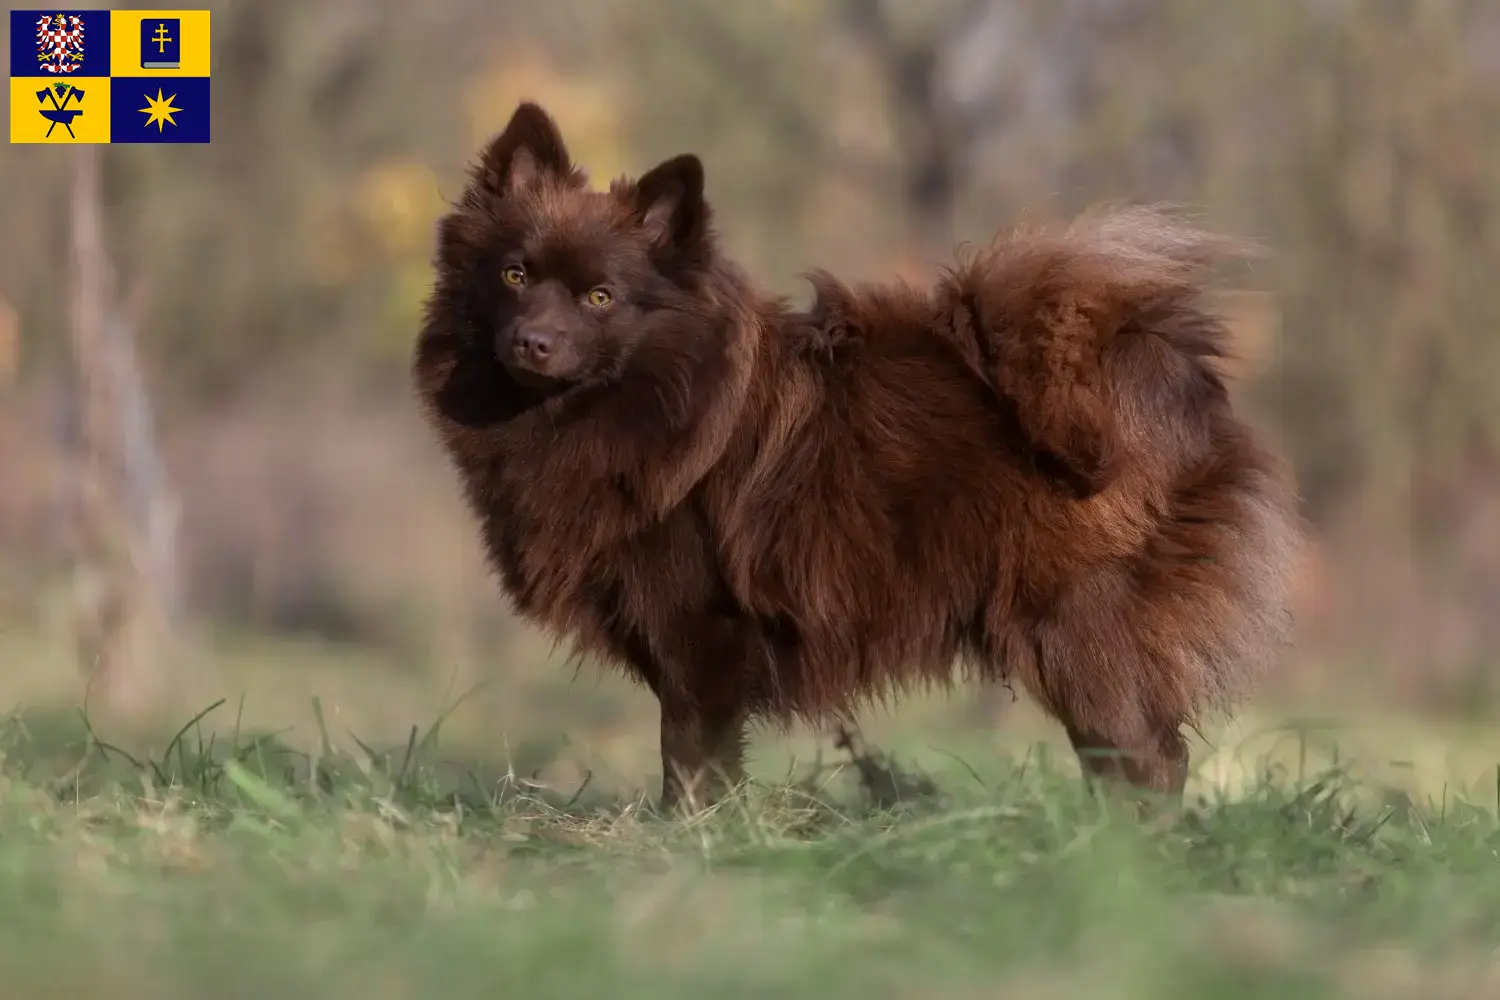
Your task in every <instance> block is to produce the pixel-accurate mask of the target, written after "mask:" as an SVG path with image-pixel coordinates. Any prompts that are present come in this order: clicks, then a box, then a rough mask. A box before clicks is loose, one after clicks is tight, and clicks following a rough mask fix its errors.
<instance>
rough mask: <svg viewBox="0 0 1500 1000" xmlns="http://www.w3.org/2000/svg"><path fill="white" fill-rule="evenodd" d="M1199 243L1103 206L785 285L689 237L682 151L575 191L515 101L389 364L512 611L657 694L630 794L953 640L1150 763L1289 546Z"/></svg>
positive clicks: (550, 137) (1174, 744) (988, 673)
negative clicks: (843, 277) (907, 261)
mask: <svg viewBox="0 0 1500 1000" xmlns="http://www.w3.org/2000/svg"><path fill="white" fill-rule="evenodd" d="M1229 249H1230V248H1229V247H1227V246H1226V245H1224V244H1223V243H1222V242H1221V241H1218V240H1215V239H1212V238H1210V237H1208V236H1205V235H1203V234H1201V233H1198V232H1196V231H1193V230H1191V229H1188V228H1186V227H1184V226H1182V225H1180V224H1178V223H1176V222H1174V221H1172V220H1170V219H1168V218H1166V217H1164V216H1161V215H1159V214H1156V213H1153V212H1150V211H1145V210H1129V211H1124V212H1118V213H1114V214H1105V215H1101V216H1098V217H1094V218H1089V219H1085V220H1084V221H1082V222H1080V223H1078V224H1076V225H1075V226H1073V227H1072V228H1069V229H1067V230H1066V231H1063V232H1060V233H1046V232H1042V233H1035V234H1030V235H1020V236H1016V237H1013V238H1010V239H1008V240H1005V241H1001V242H999V243H997V244H996V245H995V246H994V247H993V248H991V249H990V250H989V251H988V252H986V253H983V254H981V255H979V256H977V257H976V258H975V259H974V260H972V261H971V262H969V263H967V264H965V265H962V266H960V267H959V268H957V269H956V270H955V271H954V272H952V273H951V274H949V275H948V276H947V277H946V278H945V279H944V280H942V281H941V282H939V283H938V284H937V285H936V287H935V288H934V289H932V290H929V291H926V292H922V291H915V290H911V289H908V288H901V287H869V288H864V287H861V288H853V289H851V288H848V287H846V286H844V285H842V284H840V283H838V282H837V281H835V280H834V279H832V278H830V277H828V276H827V275H823V274H819V275H815V276H814V283H815V285H816V288H817V291H818V295H817V301H816V302H815V304H814V307H813V309H812V310H811V311H809V312H806V313H798V312H795V311H792V310H791V309H790V308H789V307H787V306H786V305H785V304H784V303H782V302H780V301H777V300H774V299H771V298H769V297H767V296H764V295H762V294H760V293H759V292H757V291H756V290H755V288H754V287H753V286H752V285H751V284H750V283H749V282H748V281H747V279H746V278H745V277H744V276H743V275H742V274H741V273H740V271H739V270H738V269H737V268H735V267H734V266H733V265H732V264H730V263H728V262H727V261H725V260H724V259H723V258H721V257H720V256H719V253H718V251H717V248H716V246H715V241H714V237H713V235H712V233H711V230H710V225H709V208H708V205H707V204H706V203H705V201H704V198H703V170H702V167H701V165H700V164H699V161H698V160H697V159H696V158H695V157H692V156H679V157H676V158H674V159H671V160H668V161H666V162H665V163H662V164H661V165H659V166H657V167H656V168H654V169H652V170H651V171H649V172H647V173H646V174H644V175H643V176H642V177H640V178H639V180H637V181H634V182H630V181H623V180H622V181H616V182H615V183H614V184H612V185H611V186H610V188H609V190H608V191H605V192H598V191H592V190H590V189H589V188H588V186H587V184H586V183H585V180H584V178H583V176H582V174H581V172H579V171H578V170H577V169H576V168H575V167H574V166H573V164H572V163H571V162H570V160H569V158H568V154H567V151H566V149H565V147H564V144H563V140H562V138H561V136H560V135H559V133H558V131H557V128H556V126H555V125H554V124H553V122H552V121H551V120H550V119H549V118H548V116H547V115H546V114H545V113H544V112H543V111H542V110H541V109H540V108H539V107H537V106H535V105H533V104H523V105H521V107H520V108H519V109H518V110H517V111H516V113H515V116H514V117H513V118H512V120H511V122H510V124H509V125H508V126H507V127H506V129H505V131H504V132H503V133H502V134H501V135H500V136H499V137H497V138H496V139H495V140H494V141H493V143H492V144H491V145H490V146H489V148H488V149H487V150H485V152H484V154H483V157H482V160H481V162H480V163H479V164H478V166H477V167H476V168H475V170H474V172H473V178H472V182H471V184H470V186H469V188H468V190H467V191H466V192H465V193H464V195H463V197H462V199H461V201H460V202H459V203H458V204H457V205H456V206H455V208H454V210H453V211H452V212H451V213H450V214H449V215H447V216H446V217H445V218H444V219H443V220H442V223H441V225H440V228H439V236H438V249H437V254H436V270H437V280H436V286H435V288H434V291H433V294H432V296H431V299H430V300H429V302H428V306H427V314H426V321H425V324H424V326H423V329H422V332H421V336H420V340H419V342H418V345H417V351H416V358H415V363H414V372H415V378H416V382H417V385H418V388H419V392H420V395H421V397H422V399H423V401H424V404H425V407H426V411H427V413H428V415H429V417H430V419H431V421H432V422H433V424H434V426H435V427H436V428H437V430H438V432H439V434H440V435H441V438H442V441H443V444H444V446H445V447H446V448H447V450H448V452H449V453H450V454H451V456H452V458H453V460H454V462H455V463H456V465H457V467H458V470H459V474H460V476H461V479H462V481H463V485H464V488H465V490H466V493H467V497H468V500H469V503H470V504H471V506H472V507H473V509H474V511H475V512H476V514H477V515H478V516H479V519H480V522H481V525H482V528H483V533H484V539H485V543H486V545H487V548H488V551H489V554H490V557H491V559H492V560H493V563H494V565H495V566H496V568H497V569H498V571H499V573H500V577H501V580H502V583H503V585H504V589H505V591H506V592H507V594H508V595H509V596H510V597H511V599H512V600H513V601H514V603H515V606H516V608H517V609H518V611H519V612H520V613H521V614H522V615H524V616H526V617H527V618H529V619H531V620H532V621H534V622H536V623H538V624H540V625H541V626H543V627H545V628H547V629H548V630H550V631H551V632H552V633H553V634H555V635H558V636H561V637H567V638H569V639H571V640H572V641H573V643H574V644H575V646H576V648H577V649H578V651H579V652H580V653H584V654H595V655H599V656H601V657H603V658H605V659H607V660H609V661H612V662H614V663H617V664H619V665H620V666H622V667H623V668H625V669H626V670H628V671H629V672H630V673H632V674H633V675H634V676H635V677H637V678H639V679H640V680H641V681H643V682H645V683H646V684H647V685H648V686H649V687H650V688H651V690H652V691H653V692H655V694H656V696H657V698H658V699H659V700H660V703H661V750H662V764H663V772H664V779H663V789H662V798H663V802H664V803H666V804H671V803H674V802H676V801H678V800H680V799H681V798H683V797H684V796H685V795H688V794H690V793H691V794H692V795H693V796H694V797H697V798H700V799H701V798H702V797H704V796H706V795H709V794H712V793H714V792H716V791H717V790H718V789H719V788H721V787H722V781H723V780H728V781H731V782H732V781H736V780H738V779H740V778H741V777H742V774H743V771H742V757H743V749H744V733H745V727H746V725H747V724H748V723H749V722H751V721H753V720H767V721H773V722H789V721H791V720H793V719H797V718H801V719H804V720H809V721H818V722H825V723H826V722H832V721H835V720H838V719H843V718H847V717H848V716H849V715H851V714H852V713H853V712H854V710H855V709H856V708H857V707H858V705H859V704H860V703H861V702H862V701H864V700H867V699H870V698H872V697H879V696H881V695H885V694H890V693H893V692H895V691H898V690H900V689H903V688H908V687H911V686H915V685H922V684H947V683H949V682H950V681H951V680H952V678H953V674H954V670H953V668H954V664H955V662H956V661H957V662H962V663H964V664H966V665H967V667H968V668H969V672H971V673H973V674H977V675H978V676H979V677H981V678H984V679H988V680H1000V679H1007V678H1018V679H1019V680H1020V681H1021V682H1022V684H1023V685H1024V686H1025V687H1026V688H1027V689H1029V690H1030V691H1031V692H1032V694H1033V695H1034V696H1035V697H1036V698H1038V699H1039V700H1040V702H1041V703H1042V705H1043V706H1045V708H1046V709H1047V711H1049V712H1050V713H1051V714H1053V715H1054V716H1056V717H1057V718H1058V719H1059V720H1060V721H1061V722H1062V723H1063V724H1064V725H1065V726H1066V727H1067V731H1068V734H1069V736H1070V737H1071V739H1072V741H1073V744H1074V746H1075V747H1076V748H1077V749H1078V750H1079V752H1080V754H1083V755H1084V757H1085V766H1086V767H1087V768H1088V769H1089V770H1090V771H1091V772H1093V773H1098V774H1117V775H1120V776H1122V777H1124V778H1125V779H1126V780H1128V781H1129V782H1130V783H1132V784H1134V785H1136V786H1139V787H1142V788H1147V789H1153V790H1157V791H1161V792H1167V793H1180V792H1181V789H1182V786H1183V782H1184V780H1185V778H1186V768H1187V750H1186V746H1185V743H1184V738H1183V736H1182V735H1181V732H1180V730H1181V727H1182V726H1183V725H1185V724H1189V723H1191V722H1193V721H1194V720H1195V719H1196V718H1197V717H1199V716H1200V714H1201V713H1202V712H1203V711H1205V710H1207V709H1210V708H1215V707H1221V706H1225V705H1227V704H1229V701H1230V699H1231V697H1232V696H1234V695H1236V694H1238V693H1240V692H1241V691H1242V690H1243V689H1244V686H1245V682H1246V681H1248V680H1249V679H1251V678H1252V676H1253V675H1254V673H1255V671H1256V669H1257V668H1258V667H1260V666H1262V665H1263V664H1264V663H1265V662H1266V661H1267V660H1268V658H1270V657H1271V656H1272V655H1273V654H1274V653H1275V652H1276V650H1277V649H1278V648H1279V647H1280V645H1281V644H1282V642H1283V641H1284V639H1285V635H1286V632H1287V629H1288V625H1289V616H1288V614H1287V611H1286V597H1287V587H1288V577H1289V574H1290V568H1291V563H1292V559H1293V554H1294V547H1295V544H1296V540H1297V529H1296V524H1297V521H1296V517H1295V514H1294V512H1293V508H1294V498H1293V495H1292V493H1291V491H1290V488H1289V486H1288V485H1287V483H1286V481H1285V479H1284V477H1283V475H1282V473H1281V471H1280V467H1279V465H1278V463H1276V462H1275V461H1274V460H1273V459H1272V458H1271V457H1270V456H1269V455H1268V454H1267V453H1266V452H1265V451H1263V450H1262V449H1261V448H1259V447H1258V446H1257V445H1256V443H1255V442H1254V440H1253V439H1252V437H1251V435H1250V433H1249V432H1248V430H1247V429H1246V428H1245V427H1244V426H1243V425H1242V424H1241V423H1240V422H1239V421H1237V420H1236V418H1235V417H1234V415H1233V414H1232V412H1231V409H1230V406H1229V403H1228V400H1227V398H1226V395H1225V390H1224V386H1223V384H1222V381H1221V379H1220V377H1219V376H1218V375H1217V374H1216V372H1215V370H1214V368H1213V367H1212V361H1213V359H1214V358H1215V357H1216V356H1217V355H1219V354H1220V343H1221V340H1222V338H1223V330H1222V328H1221V326H1220V324H1219V322H1218V321H1217V320H1216V319H1215V318H1214V317H1212V316H1211V315H1208V314H1207V313H1205V312H1203V311H1201V309H1200V308H1199V307H1198V305H1197V304H1196V301H1197V298H1198V294H1199V292H1200V291H1201V290H1202V289H1201V281H1202V274H1201V271H1202V267H1203V265H1206V264H1208V263H1210V262H1211V261H1212V260H1213V259H1214V258H1215V257H1217V256H1221V255H1222V254H1223V253H1225V252H1227V251H1228V250H1229ZM1096 751H1098V752H1103V753H1104V754H1105V756H1096V755H1095V754H1094V752H1096Z"/></svg>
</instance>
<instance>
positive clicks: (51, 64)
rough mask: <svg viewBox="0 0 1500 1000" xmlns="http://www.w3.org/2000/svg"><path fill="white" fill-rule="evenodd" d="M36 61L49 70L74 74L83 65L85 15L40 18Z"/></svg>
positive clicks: (49, 15)
mask: <svg viewBox="0 0 1500 1000" xmlns="http://www.w3.org/2000/svg"><path fill="white" fill-rule="evenodd" d="M36 61H37V62H38V63H39V64H40V65H41V68H42V69H44V70H46V71H47V72H48V73H71V72H73V71H74V70H75V69H77V68H78V67H79V66H81V65H83V18H81V17H79V16H78V15H77V14H66V15H64V14H48V15H47V16H45V17H39V18H37V22H36Z"/></svg>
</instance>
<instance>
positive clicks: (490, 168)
mask: <svg viewBox="0 0 1500 1000" xmlns="http://www.w3.org/2000/svg"><path fill="white" fill-rule="evenodd" d="M572 171H573V165H572V162H571V161H570V160H569V159H568V148H567V146H565V145H564V144H563V138H562V133H561V132H559V131H558V129H557V123H556V122H554V121H553V120H552V117H551V116H550V115H548V114H547V112H545V111H543V110H542V108H541V105H539V104H535V103H533V102H531V101H525V102H522V104H521V105H520V106H519V107H517V108H516V111H515V114H513V115H511V117H510V123H509V124H508V125H506V126H505V131H503V132H501V133H500V134H499V135H498V136H496V137H495V139H494V141H492V142H491V143H490V144H489V147H488V148H487V149H485V151H484V155H483V156H482V157H481V158H480V162H479V166H478V167H477V168H476V169H475V172H474V179H475V182H476V183H477V184H478V185H479V187H480V188H482V189H483V190H485V191H488V192H489V193H490V194H493V195H496V196H498V197H501V198H504V197H508V196H510V195H513V194H516V193H518V192H520V191H523V190H525V189H526V188H527V187H528V186H529V185H531V184H532V183H534V182H535V181H536V179H537V178H538V177H540V176H541V175H542V174H544V173H550V174H554V175H556V176H559V177H566V176H568V175H569V174H570V173H572Z"/></svg>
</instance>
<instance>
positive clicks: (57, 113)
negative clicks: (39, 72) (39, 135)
mask: <svg viewBox="0 0 1500 1000" xmlns="http://www.w3.org/2000/svg"><path fill="white" fill-rule="evenodd" d="M75 97H76V98H77V99H78V103H80V104H82V103H83V91H81V90H79V89H78V88H77V87H75V86H73V85H72V84H71V83H54V84H53V85H52V86H50V87H43V88H42V89H41V90H38V91H37V92H36V99H37V101H38V103H41V102H45V101H46V100H48V99H49V98H50V99H51V101H52V107H50V108H38V109H37V114H39V115H41V116H42V117H43V118H45V119H47V120H48V121H49V122H51V123H52V124H51V125H48V126H47V134H46V135H45V136H43V138H46V139H50V138H52V130H53V129H55V128H57V126H59V125H61V126H62V127H63V128H65V129H67V130H68V135H70V136H72V137H73V138H74V139H76V138H78V136H77V135H75V134H74V132H73V119H75V118H77V117H78V116H79V115H81V114H83V109H82V108H70V107H68V103H69V102H70V101H72V100H73V99H74V98H75Z"/></svg>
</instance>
